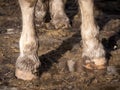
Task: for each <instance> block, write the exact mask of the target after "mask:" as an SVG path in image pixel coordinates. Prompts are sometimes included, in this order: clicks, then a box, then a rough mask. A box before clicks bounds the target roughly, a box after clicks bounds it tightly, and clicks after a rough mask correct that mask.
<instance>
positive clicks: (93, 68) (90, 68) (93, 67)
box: [83, 63, 107, 70]
mask: <svg viewBox="0 0 120 90" xmlns="http://www.w3.org/2000/svg"><path fill="white" fill-rule="evenodd" d="M83 67H84V68H86V69H89V70H103V69H106V68H107V66H106V65H95V64H92V63H88V64H85V65H83Z"/></svg>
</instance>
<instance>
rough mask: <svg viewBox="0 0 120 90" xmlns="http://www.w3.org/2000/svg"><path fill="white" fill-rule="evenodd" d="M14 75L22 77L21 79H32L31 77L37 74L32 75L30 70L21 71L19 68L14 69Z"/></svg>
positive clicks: (34, 77)
mask: <svg viewBox="0 0 120 90" xmlns="http://www.w3.org/2000/svg"><path fill="white" fill-rule="evenodd" d="M15 76H16V77H17V78H18V79H22V80H33V79H36V78H37V76H36V75H34V74H33V73H32V72H30V71H22V70H20V69H16V71H15Z"/></svg>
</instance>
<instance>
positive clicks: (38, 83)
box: [0, 0, 120, 90]
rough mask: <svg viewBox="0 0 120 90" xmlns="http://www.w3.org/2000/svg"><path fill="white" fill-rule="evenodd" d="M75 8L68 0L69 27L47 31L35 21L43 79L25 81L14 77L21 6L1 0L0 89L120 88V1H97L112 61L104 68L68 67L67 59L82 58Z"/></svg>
mask: <svg viewBox="0 0 120 90" xmlns="http://www.w3.org/2000/svg"><path fill="white" fill-rule="evenodd" d="M70 6H72V7H70ZM76 11H77V6H76V4H75V3H74V2H73V0H69V2H68V3H67V4H66V12H67V15H68V16H69V18H70V19H71V22H72V28H70V29H65V30H62V29H59V30H48V29H46V28H40V25H39V23H38V22H37V23H36V27H37V29H36V30H37V32H38V36H39V43H40V48H39V58H40V61H41V62H42V65H41V67H40V78H39V79H37V80H33V81H23V80H19V79H17V78H16V77H15V76H14V71H15V62H16V59H17V57H18V56H19V44H18V43H19V38H20V34H21V12H20V8H19V5H18V2H17V0H0V90H120V1H119V0H96V1H95V16H96V20H97V23H98V25H99V26H100V39H101V41H102V42H103V45H104V47H105V50H106V52H107V54H106V58H107V59H108V60H109V62H108V64H109V67H108V68H107V70H104V71H97V70H94V71H88V70H85V69H81V72H80V73H78V72H69V71H68V70H67V64H66V62H69V61H70V62H74V61H78V60H80V61H81V60H82V58H81V36H80V34H79V33H80V32H79V31H80V29H79V26H80V21H79V20H80V19H79V15H77V13H76ZM47 24H48V23H46V25H47Z"/></svg>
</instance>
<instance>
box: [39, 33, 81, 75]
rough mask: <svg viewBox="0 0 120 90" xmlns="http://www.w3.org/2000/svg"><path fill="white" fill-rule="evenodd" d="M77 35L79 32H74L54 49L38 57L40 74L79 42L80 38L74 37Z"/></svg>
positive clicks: (78, 35)
mask: <svg viewBox="0 0 120 90" xmlns="http://www.w3.org/2000/svg"><path fill="white" fill-rule="evenodd" d="M77 37H80V34H79V33H75V34H74V35H73V36H72V37H70V38H68V39H66V40H64V41H63V43H62V44H61V45H60V46H59V47H58V48H57V49H56V50H52V51H50V52H48V53H47V54H45V55H42V56H40V57H39V59H40V61H41V67H40V69H39V71H40V75H41V74H42V73H43V72H46V71H48V70H49V69H50V68H51V67H52V65H53V63H58V60H59V59H60V58H61V57H62V55H63V54H65V53H66V52H67V51H68V50H71V49H72V48H73V46H74V45H75V44H78V43H80V40H79V39H76V38H77Z"/></svg>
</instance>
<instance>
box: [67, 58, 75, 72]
mask: <svg viewBox="0 0 120 90" xmlns="http://www.w3.org/2000/svg"><path fill="white" fill-rule="evenodd" d="M67 65H68V69H69V71H70V72H74V71H75V70H74V65H75V62H74V61H73V60H69V61H67Z"/></svg>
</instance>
